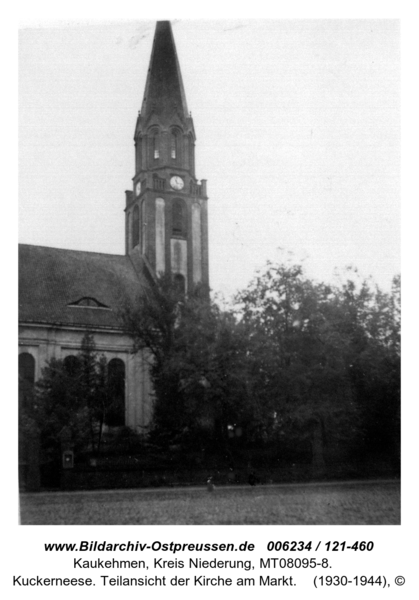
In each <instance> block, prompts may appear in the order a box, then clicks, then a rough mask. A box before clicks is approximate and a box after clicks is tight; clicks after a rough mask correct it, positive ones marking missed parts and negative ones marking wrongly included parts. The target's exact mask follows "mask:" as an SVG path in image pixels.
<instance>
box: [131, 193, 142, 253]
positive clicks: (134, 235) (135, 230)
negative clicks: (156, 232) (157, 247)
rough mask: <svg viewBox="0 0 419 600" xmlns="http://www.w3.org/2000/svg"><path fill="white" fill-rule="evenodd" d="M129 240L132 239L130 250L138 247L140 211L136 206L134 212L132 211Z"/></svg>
mask: <svg viewBox="0 0 419 600" xmlns="http://www.w3.org/2000/svg"><path fill="white" fill-rule="evenodd" d="M131 239H132V248H135V246H138V244H139V242H140V209H139V208H138V205H137V204H136V205H135V206H134V210H133V211H132V232H131Z"/></svg>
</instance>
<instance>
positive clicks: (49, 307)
mask: <svg viewBox="0 0 419 600" xmlns="http://www.w3.org/2000/svg"><path fill="white" fill-rule="evenodd" d="M145 285H147V283H146V281H145V278H144V277H143V275H142V274H141V273H139V272H138V271H136V269H135V268H134V265H133V263H132V261H131V259H130V257H129V256H122V255H115V254H101V253H98V252H83V251H79V250H62V249H59V248H49V247H44V246H31V245H27V244H20V245H19V320H20V321H21V322H22V321H23V322H32V323H48V324H60V325H81V326H87V327H89V326H91V327H112V328H121V321H120V318H119V309H120V308H121V307H122V306H123V305H124V303H125V300H126V299H129V300H131V301H133V300H135V298H136V297H137V296H138V294H139V292H140V290H141V289H142V287H143V286H145Z"/></svg>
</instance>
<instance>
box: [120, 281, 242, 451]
mask: <svg viewBox="0 0 419 600" xmlns="http://www.w3.org/2000/svg"><path fill="white" fill-rule="evenodd" d="M123 318H124V321H125V325H126V328H127V330H128V331H129V332H130V334H131V336H132V337H133V340H134V351H138V350H140V349H146V350H147V351H148V353H149V357H150V372H151V378H152V382H153V386H154V391H155V406H154V421H153V434H154V436H156V435H160V436H163V437H164V439H165V441H166V442H167V443H169V442H170V443H172V444H173V443H178V444H182V446H183V447H185V446H186V445H188V444H189V445H190V444H192V446H194V445H195V446H200V445H202V444H203V441H204V440H205V446H206V448H207V449H208V448H209V447H212V448H215V447H217V448H218V449H224V450H226V451H227V452H228V440H229V438H228V426H229V425H230V426H232V424H234V423H236V422H237V421H238V420H240V418H241V416H242V415H243V414H244V413H245V411H246V409H247V408H248V407H247V405H246V401H245V398H246V389H245V388H246V386H245V381H246V378H245V373H244V366H243V363H242V361H241V360H240V356H241V355H242V352H243V339H242V337H241V336H240V333H239V328H238V327H237V323H236V320H235V318H234V315H233V314H232V313H229V312H223V311H221V310H220V308H219V307H218V306H217V305H216V304H215V303H213V302H211V301H210V300H209V298H208V296H207V294H206V293H203V291H202V290H201V289H200V288H196V289H195V290H194V291H193V292H191V293H189V294H188V295H185V294H183V293H182V291H180V290H179V289H178V288H177V287H176V286H175V285H173V284H172V281H171V279H170V277H167V276H166V277H161V278H160V279H159V280H158V282H157V284H156V286H155V287H154V288H153V290H151V291H149V292H148V293H145V294H143V295H142V296H140V297H139V298H138V301H137V303H136V304H135V306H128V305H127V306H126V307H125V310H124V313H123Z"/></svg>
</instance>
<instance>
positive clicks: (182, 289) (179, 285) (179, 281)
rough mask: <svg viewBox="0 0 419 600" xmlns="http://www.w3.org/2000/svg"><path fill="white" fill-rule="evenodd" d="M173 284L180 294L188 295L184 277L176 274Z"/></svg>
mask: <svg viewBox="0 0 419 600" xmlns="http://www.w3.org/2000/svg"><path fill="white" fill-rule="evenodd" d="M173 283H174V286H175V289H176V291H178V292H179V293H180V294H185V293H186V281H185V278H184V276H183V275H181V274H180V273H176V275H174V277H173Z"/></svg>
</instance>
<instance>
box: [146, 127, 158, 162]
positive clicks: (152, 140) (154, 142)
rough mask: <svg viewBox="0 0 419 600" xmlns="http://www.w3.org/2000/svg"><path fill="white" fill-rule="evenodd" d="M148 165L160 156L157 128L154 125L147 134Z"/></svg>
mask: <svg viewBox="0 0 419 600" xmlns="http://www.w3.org/2000/svg"><path fill="white" fill-rule="evenodd" d="M148 139H149V157H150V165H153V164H154V163H155V162H156V161H157V160H158V159H159V158H160V143H159V141H160V140H159V130H158V129H157V127H154V128H153V129H152V130H151V131H150V132H149V134H148Z"/></svg>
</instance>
